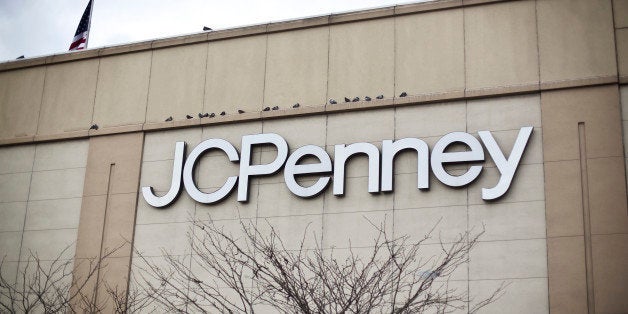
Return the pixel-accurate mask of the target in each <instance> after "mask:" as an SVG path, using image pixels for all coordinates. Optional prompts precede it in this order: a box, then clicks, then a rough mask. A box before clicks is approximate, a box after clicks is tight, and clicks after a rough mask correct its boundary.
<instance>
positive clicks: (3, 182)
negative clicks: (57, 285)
mask: <svg viewBox="0 0 628 314" xmlns="http://www.w3.org/2000/svg"><path fill="white" fill-rule="evenodd" d="M87 148H88V142H87V141H85V140H81V141H66V142H59V143H46V144H37V145H20V146H13V147H3V148H0V160H1V161H2V162H0V164H2V165H1V166H0V255H2V258H4V261H5V265H3V267H2V272H3V276H7V277H5V278H7V279H8V280H9V282H14V281H15V280H16V278H17V277H16V276H17V270H18V269H20V270H23V269H24V268H25V267H26V265H27V263H28V262H31V264H30V266H29V270H30V271H32V270H33V264H32V261H33V257H32V255H31V254H33V255H36V256H38V258H39V259H40V260H41V261H43V265H44V266H45V265H46V263H50V262H51V261H53V260H60V261H61V262H64V261H67V260H72V259H73V257H74V252H75V246H76V239H77V233H78V227H79V216H80V211H81V197H82V193H83V180H84V177H85V166H86V161H87V158H86V156H87ZM64 250H65V251H64ZM62 252H63V253H62ZM71 279H72V277H71V276H69V277H67V278H65V282H66V283H69V282H70V280H71Z"/></svg>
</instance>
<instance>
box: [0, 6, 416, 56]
mask: <svg viewBox="0 0 628 314" xmlns="http://www.w3.org/2000/svg"><path fill="white" fill-rule="evenodd" d="M87 2H88V0H0V61H7V60H13V59H15V58H17V57H18V56H21V55H25V56H26V57H27V58H28V57H35V56H42V55H50V54H54V53H59V52H65V51H67V50H68V47H69V46H70V42H71V40H72V37H73V35H74V32H75V30H76V27H77V25H78V23H79V20H80V19H81V15H82V14H83V11H84V10H85V7H86V6H87ZM408 2H420V1H419V0H415V1H412V0H410V1H409V0H405V1H400V0H317V1H305V0H298V1H297V0H292V1H290V0H263V1H262V0H228V1H224V0H222V1H218V0H179V1H165V0H95V2H94V10H93V16H92V27H91V34H90V36H89V48H96V47H102V46H111V45H116V44H122V43H129V42H135V41H143V40H149V39H154V38H162V37H170V36H175V35H181V34H190V33H196V32H200V31H201V30H202V28H203V26H209V27H211V28H213V29H221V28H231V27H236V26H243V25H249V24H259V23H265V22H270V21H278V20H286V19H295V18H300V17H306V16H313V15H323V14H329V13H338V12H344V11H353V10H359V9H365V8H373V7H381V6H389V5H393V4H400V3H408Z"/></svg>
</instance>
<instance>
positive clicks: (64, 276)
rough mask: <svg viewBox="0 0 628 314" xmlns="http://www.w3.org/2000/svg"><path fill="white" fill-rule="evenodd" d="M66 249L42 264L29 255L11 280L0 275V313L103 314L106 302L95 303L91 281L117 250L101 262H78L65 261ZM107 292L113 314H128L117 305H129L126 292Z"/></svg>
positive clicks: (0, 264) (3, 265) (3, 267)
mask: <svg viewBox="0 0 628 314" xmlns="http://www.w3.org/2000/svg"><path fill="white" fill-rule="evenodd" d="M69 249H70V246H68V247H66V248H65V249H64V250H62V252H61V253H59V254H58V255H57V256H56V257H55V258H54V259H53V260H52V261H43V260H41V259H40V258H39V256H38V255H37V253H34V252H29V253H30V254H29V257H28V258H27V259H26V260H25V261H23V262H22V266H23V267H20V269H19V270H18V271H17V274H15V273H14V274H13V276H15V277H12V278H7V276H10V275H11V274H4V272H2V271H0V312H3V313H4V312H8V313H98V312H102V311H103V309H104V308H105V302H104V301H102V300H97V299H96V293H94V291H95V289H98V288H99V285H98V284H96V285H94V281H95V279H96V277H97V276H98V272H100V271H102V270H103V269H105V268H106V266H107V265H106V262H105V261H106V259H107V257H109V256H111V255H112V254H113V253H114V252H116V251H117V249H118V248H116V249H114V250H112V251H111V252H105V254H103V256H101V257H100V258H96V257H94V258H90V259H85V260H80V261H78V262H77V261H75V260H73V259H67V255H68V251H69ZM64 257H65V258H64ZM75 263H79V264H75ZM81 263H83V264H81ZM76 266H79V267H80V268H83V269H85V270H86V272H85V273H84V274H83V276H79V275H77V274H76V273H75V272H74V269H76V268H77V267H76ZM81 266H82V267H81ZM6 269H7V263H6V261H5V258H3V259H2V261H1V262H0V270H6ZM96 282H97V281H96ZM107 288H108V289H107V292H108V295H109V297H110V298H111V299H113V302H114V303H115V304H116V313H127V312H126V311H120V312H118V311H117V310H118V307H117V304H126V303H128V298H127V293H126V291H118V290H117V289H110V288H109V287H107ZM133 300H135V299H133Z"/></svg>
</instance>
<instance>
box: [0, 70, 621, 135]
mask: <svg viewBox="0 0 628 314" xmlns="http://www.w3.org/2000/svg"><path fill="white" fill-rule="evenodd" d="M617 83H618V78H617V77H616V76H603V77H594V78H583V79H576V80H566V81H560V82H544V83H541V84H540V85H539V84H537V83H531V84H527V85H514V86H499V87H493V88H484V89H475V90H466V91H462V90H458V91H447V92H440V93H426V94H420V95H408V96H406V97H395V98H384V99H373V100H371V101H364V100H361V101H357V102H344V103H339V104H334V105H331V104H320V105H317V106H303V107H299V108H290V109H280V110H271V111H260V112H244V113H241V114H226V115H224V116H220V115H218V116H215V117H213V118H202V119H198V118H193V119H186V120H175V121H169V122H146V123H141V124H133V125H124V126H111V127H105V128H102V129H99V130H89V131H88V130H80V131H72V132H63V133H57V134H50V135H35V136H32V135H29V136H22V137H15V138H7V139H0V147H3V146H10V145H16V144H27V143H41V142H49V141H58V140H65V139H78V138H87V137H92V136H102V135H110V134H122V133H131V132H141V131H144V132H151V131H164V130H173V129H180V128H189V127H195V126H201V127H202V126H210V125H219V124H227V123H237V122H246V121H265V120H272V119H282V118H292V117H300V116H311V115H320V114H334V113H343V112H354V111H362V110H373V109H381V108H394V107H401V106H409V105H421V104H429V103H437V102H446V101H455V100H472V99H477V98H492V97H504V96H511V95H520V94H533V93H540V92H544V91H552V90H557V89H567V88H582V87H590V86H597V85H608V84H617Z"/></svg>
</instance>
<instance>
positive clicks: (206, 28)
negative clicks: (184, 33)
mask: <svg viewBox="0 0 628 314" xmlns="http://www.w3.org/2000/svg"><path fill="white" fill-rule="evenodd" d="M212 30H213V29H211V27H207V26H203V31H204V32H207V31H212Z"/></svg>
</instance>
